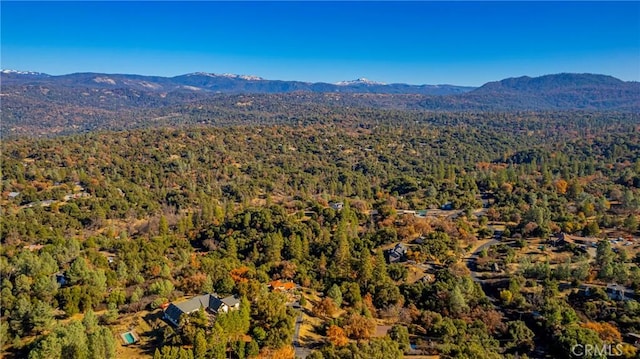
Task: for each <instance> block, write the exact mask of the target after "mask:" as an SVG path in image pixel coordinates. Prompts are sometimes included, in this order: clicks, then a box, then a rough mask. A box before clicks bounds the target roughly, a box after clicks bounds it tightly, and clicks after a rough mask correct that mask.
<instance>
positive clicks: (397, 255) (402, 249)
mask: <svg viewBox="0 0 640 359" xmlns="http://www.w3.org/2000/svg"><path fill="white" fill-rule="evenodd" d="M388 254H389V263H397V262H400V261H402V260H404V259H406V257H405V256H406V254H407V246H406V245H404V244H403V243H398V244H396V245H395V247H393V248H392V249H390V250H389V251H388Z"/></svg>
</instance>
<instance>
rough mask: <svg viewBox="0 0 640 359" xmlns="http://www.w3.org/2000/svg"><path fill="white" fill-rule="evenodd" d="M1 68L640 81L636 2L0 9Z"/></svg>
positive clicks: (306, 77)
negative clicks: (577, 76)
mask: <svg viewBox="0 0 640 359" xmlns="http://www.w3.org/2000/svg"><path fill="white" fill-rule="evenodd" d="M1 14H2V15H1V20H2V24H1V30H2V33H1V36H2V38H1V40H2V41H1V51H2V53H1V66H2V68H4V69H17V70H32V71H40V72H46V73H50V74H56V75H57V74H66V73H72V72H87V71H93V72H107V73H137V74H145V75H163V76H172V75H178V74H184V73H189V72H196V71H204V72H215V73H237V74H251V75H258V76H262V77H264V78H268V79H283V80H302V81H325V82H336V81H340V80H349V79H355V78H358V77H366V78H369V79H372V80H376V81H382V82H388V83H391V82H406V83H412V84H424V83H427V84H439V83H452V84H459V85H481V84H482V83H485V82H487V81H492V80H499V79H503V78H506V77H514V76H521V75H529V76H538V75H543V74H549V73H558V72H590V73H602V74H608V75H612V76H615V77H618V78H621V79H623V80H635V81H638V80H640V2H637V1H636V2H621V3H612V2H602V3H600V2H403V3H398V2H349V3H345V2H322V3H315V2H279V3H275V2H258V3H250V2H190V3H177V2H137V3H136V2H117V3H114V2H66V3H57V2H41V3H36V2H8V1H2V2H1Z"/></svg>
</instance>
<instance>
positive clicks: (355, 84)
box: [1, 70, 474, 95]
mask: <svg viewBox="0 0 640 359" xmlns="http://www.w3.org/2000/svg"><path fill="white" fill-rule="evenodd" d="M1 73H2V79H3V81H4V82H5V83H7V84H60V85H64V86H79V85H81V86H87V87H93V88H96V87H97V88H101V87H130V88H134V89H140V90H143V89H146V90H151V91H160V92H170V91H177V90H187V91H202V92H214V93H286V92H296V91H307V92H340V93H385V94H420V95H451V94H458V93H465V92H469V91H471V90H473V89H474V87H469V86H454V85H408V84H384V83H380V82H375V81H371V80H367V79H365V78H360V79H358V80H355V81H341V82H338V83H335V84H330V83H325V82H302V81H283V80H267V79H264V78H262V77H258V76H253V75H235V74H215V73H207V72H195V73H190V74H185V75H178V76H174V77H162V76H143V75H124V74H100V73H74V74H68V75H60V76H52V75H47V74H40V73H31V72H25V71H14V70H2V72H1ZM27 74H29V76H25V75H27Z"/></svg>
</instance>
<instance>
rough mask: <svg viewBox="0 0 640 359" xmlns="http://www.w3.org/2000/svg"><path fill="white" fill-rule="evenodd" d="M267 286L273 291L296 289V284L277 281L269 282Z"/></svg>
mask: <svg viewBox="0 0 640 359" xmlns="http://www.w3.org/2000/svg"><path fill="white" fill-rule="evenodd" d="M269 286H271V289H273V290H291V289H293V288H295V287H296V284H295V283H293V282H282V281H280V280H279V279H278V280H274V281H273V282H270V283H269Z"/></svg>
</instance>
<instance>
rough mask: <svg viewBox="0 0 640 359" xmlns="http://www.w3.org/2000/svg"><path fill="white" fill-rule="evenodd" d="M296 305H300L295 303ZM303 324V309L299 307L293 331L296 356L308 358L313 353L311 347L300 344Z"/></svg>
mask: <svg viewBox="0 0 640 359" xmlns="http://www.w3.org/2000/svg"><path fill="white" fill-rule="evenodd" d="M295 305H299V304H297V303H294V306H295ZM301 325H302V311H301V310H300V309H298V316H297V317H296V325H295V331H294V332H293V349H294V350H295V353H296V358H302V359H304V358H306V357H307V356H308V355H309V354H311V349H309V348H305V347H302V346H300V326H301Z"/></svg>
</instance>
